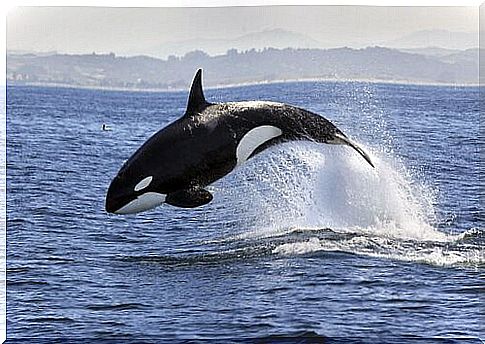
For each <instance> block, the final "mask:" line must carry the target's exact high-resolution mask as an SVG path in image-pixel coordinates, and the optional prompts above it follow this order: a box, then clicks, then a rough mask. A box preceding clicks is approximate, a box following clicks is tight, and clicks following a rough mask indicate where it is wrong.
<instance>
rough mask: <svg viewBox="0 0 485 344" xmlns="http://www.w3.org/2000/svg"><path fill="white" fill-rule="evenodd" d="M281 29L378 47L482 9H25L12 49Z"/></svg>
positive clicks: (118, 46)
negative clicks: (386, 42) (385, 42)
mask: <svg viewBox="0 0 485 344" xmlns="http://www.w3.org/2000/svg"><path fill="white" fill-rule="evenodd" d="M275 28H282V29H285V30H290V31H295V32H299V33H303V34H306V35H308V36H310V37H311V38H313V39H316V40H318V41H320V42H322V45H323V46H324V47H325V46H336V45H338V46H365V45H376V44H378V43H379V42H382V41H386V40H392V39H395V38H398V37H401V36H403V35H406V34H409V33H412V32H415V31H419V30H437V29H439V30H449V31H466V32H478V8H477V7H372V6H266V7H219V8H112V7H111V8H110V7H21V8H16V9H14V10H12V11H11V12H10V13H9V15H8V17H7V49H9V50H29V51H32V50H33V51H51V50H57V51H59V52H66V53H90V52H93V51H96V52H111V51H112V52H115V53H117V54H121V55H123V54H124V53H126V52H128V51H138V52H143V50H144V49H149V48H151V47H153V46H156V45H159V44H161V43H163V42H170V41H180V40H188V39H193V38H198V37H204V38H225V39H227V38H234V37H237V36H241V35H244V34H247V33H250V32H257V31H262V30H268V29H275Z"/></svg>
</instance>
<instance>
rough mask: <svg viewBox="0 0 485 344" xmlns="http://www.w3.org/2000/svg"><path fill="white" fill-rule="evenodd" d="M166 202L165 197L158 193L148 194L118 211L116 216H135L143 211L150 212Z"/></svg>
mask: <svg viewBox="0 0 485 344" xmlns="http://www.w3.org/2000/svg"><path fill="white" fill-rule="evenodd" d="M163 202H165V195H164V194H159V193H157V192H147V193H144V194H142V195H140V196H138V197H137V198H136V199H134V200H133V201H131V202H130V203H128V204H127V205H125V206H124V207H122V208H121V209H118V210H117V211H116V212H115V213H116V214H134V213H139V212H141V211H145V210H149V209H152V208H155V207H157V206H159V205H160V204H162V203H163Z"/></svg>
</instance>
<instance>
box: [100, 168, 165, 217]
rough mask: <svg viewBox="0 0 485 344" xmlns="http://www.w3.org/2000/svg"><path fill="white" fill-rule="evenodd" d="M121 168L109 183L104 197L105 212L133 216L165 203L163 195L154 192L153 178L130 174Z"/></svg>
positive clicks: (154, 183) (129, 171)
mask: <svg viewBox="0 0 485 344" xmlns="http://www.w3.org/2000/svg"><path fill="white" fill-rule="evenodd" d="M133 170H134V169H130V168H125V167H124V168H122V169H121V171H120V172H119V173H118V175H117V176H116V177H115V178H114V179H113V181H112V182H111V184H110V186H109V188H108V193H107V195H106V211H107V212H108V213H114V214H134V213H139V212H142V211H146V210H150V209H153V208H155V207H157V206H159V205H160V204H162V203H163V202H164V201H165V195H164V194H161V193H158V192H156V191H155V190H156V187H155V186H156V181H155V180H154V178H155V177H154V176H152V175H146V176H140V174H139V173H131V172H132V171H133Z"/></svg>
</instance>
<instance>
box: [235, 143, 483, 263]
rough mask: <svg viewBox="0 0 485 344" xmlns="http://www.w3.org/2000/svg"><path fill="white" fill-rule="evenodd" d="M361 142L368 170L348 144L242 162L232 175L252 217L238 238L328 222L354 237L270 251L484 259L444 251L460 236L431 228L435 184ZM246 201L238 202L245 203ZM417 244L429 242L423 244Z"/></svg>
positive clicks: (285, 149)
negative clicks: (420, 177)
mask: <svg viewBox="0 0 485 344" xmlns="http://www.w3.org/2000/svg"><path fill="white" fill-rule="evenodd" d="M363 148H364V149H365V150H366V151H367V152H368V153H369V154H370V156H371V159H372V160H373V162H374V163H375V165H376V168H375V169H373V168H371V167H370V166H369V165H368V164H367V163H366V162H365V161H364V160H363V159H362V158H361V157H360V156H359V155H357V154H355V152H354V151H352V150H351V149H349V148H348V147H345V146H332V145H318V144H315V143H307V142H294V143H288V144H285V145H282V146H279V147H275V148H273V149H272V150H271V151H270V152H268V153H263V156H261V157H260V158H259V157H258V158H257V159H254V160H252V161H250V162H248V164H247V165H246V166H244V167H243V168H242V169H240V170H239V171H238V172H237V173H236V178H237V180H238V181H239V184H240V185H239V186H240V190H244V192H245V195H244V199H245V202H248V204H250V205H251V208H252V209H257V211H255V212H254V213H252V214H251V212H250V211H249V212H248V211H246V212H245V213H244V216H245V217H246V218H247V219H250V220H251V221H247V226H246V228H247V227H249V230H246V231H244V232H243V233H239V234H238V236H237V237H238V238H240V239H248V238H253V239H254V238H271V237H281V236H285V235H291V233H292V232H294V231H295V230H302V229H304V230H305V231H307V233H311V231H312V230H316V231H318V230H320V229H322V228H331V229H332V231H334V232H337V233H347V234H349V233H352V234H354V235H357V236H354V237H352V238H351V239H342V240H337V241H335V240H331V241H328V240H326V239H325V238H321V237H318V236H314V237H311V238H309V239H306V240H304V241H298V242H290V243H283V244H281V245H279V246H277V247H276V248H275V249H274V250H273V253H275V254H302V253H308V252H315V251H343V252H351V253H357V254H364V255H369V256H374V257H386V258H392V259H398V260H408V261H418V262H428V263H431V264H436V265H450V264H457V263H469V262H478V263H479V264H481V263H483V252H482V251H481V250H480V249H473V250H469V251H468V252H463V251H462V250H460V249H456V250H454V249H450V248H449V244H450V243H454V242H456V241H458V240H459V239H460V236H459V235H450V234H446V233H443V232H440V231H438V230H436V229H435V228H434V227H433V223H435V222H436V214H435V209H434V203H435V199H436V195H437V192H436V190H434V189H433V188H432V187H430V186H429V185H426V184H425V183H422V182H420V181H419V178H417V176H415V175H413V174H412V173H411V172H410V171H409V170H408V169H406V168H405V166H404V164H402V163H401V162H400V161H399V160H398V159H395V158H394V157H393V156H392V155H390V154H388V152H382V151H379V150H378V149H375V148H372V147H363ZM247 190H251V191H252V193H251V194H250V195H248V192H247ZM233 193H234V191H233ZM235 193H238V192H237V191H236V192H235ZM233 196H236V197H235V199H238V198H239V197H241V195H233ZM248 204H242V205H241V206H242V207H245V208H246V209H247V208H248ZM423 242H428V243H429V245H426V246H425V247H423V246H422V245H420V243H423ZM446 245H448V246H446Z"/></svg>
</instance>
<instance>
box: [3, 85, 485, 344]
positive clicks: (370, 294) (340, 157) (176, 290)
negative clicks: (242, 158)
mask: <svg viewBox="0 0 485 344" xmlns="http://www.w3.org/2000/svg"><path fill="white" fill-rule="evenodd" d="M206 97H207V99H208V100H209V101H212V102H223V101H239V100H271V101H280V102H285V103H289V104H292V105H296V106H299V107H303V108H306V109H308V110H311V111H313V112H316V113H318V114H321V115H322V116H324V117H326V118H327V119H329V120H330V121H332V122H333V123H334V124H335V125H337V127H339V128H340V129H341V130H342V131H343V132H344V133H345V134H347V135H348V136H349V137H350V138H352V139H353V140H354V141H356V142H358V143H359V145H361V146H362V147H363V148H364V149H365V150H366V151H367V152H368V153H369V154H370V155H371V158H372V160H373V162H374V164H375V165H376V168H375V169H373V168H371V167H370V166H369V165H368V164H367V163H366V162H365V161H364V159H362V157H360V156H359V155H358V154H357V153H356V152H355V151H353V150H352V149H351V148H349V147H344V146H334V145H322V144H316V143H312V142H291V143H286V144H283V145H280V146H277V147H273V148H271V149H268V150H267V151H265V152H263V153H261V154H259V155H258V156H256V157H255V158H253V159H251V160H249V161H248V162H247V163H246V164H245V165H243V166H241V167H240V168H238V169H237V170H235V171H234V172H233V173H231V174H230V175H228V176H226V177H224V178H223V179H221V180H219V181H218V182H216V183H215V184H213V185H211V186H209V190H210V191H211V192H212V193H213V194H214V200H213V201H212V202H211V203H210V204H208V205H206V206H203V207H200V208H196V209H179V208H175V207H171V206H169V205H163V206H161V207H159V208H156V209H154V210H152V211H148V212H146V213H142V214H137V215H131V216H117V215H111V214H107V213H106V212H105V210H104V199H105V195H106V191H107V187H108V185H109V183H110V181H111V179H112V178H113V177H114V176H115V175H116V173H117V171H118V170H119V168H120V167H121V165H122V164H123V162H124V161H125V160H126V159H127V158H129V157H130V155H131V154H132V153H133V152H134V151H135V150H136V149H137V148H138V147H139V146H140V145H141V144H142V143H143V142H144V141H145V140H146V139H148V138H149V137H150V136H151V135H153V134H154V133H156V132H157V131H158V130H160V129H161V128H163V127H164V126H166V125H167V124H169V123H170V122H172V121H174V120H175V119H177V118H178V117H180V116H181V115H182V114H183V113H184V110H185V106H186V102H187V92H159V93H154V92H127V91H126V92H123V91H101V90H86V89H69V88H47V87H8V88H7V228H8V229H7V337H8V338H11V339H19V338H25V339H26V340H32V338H35V339H37V340H40V339H49V338H51V339H52V338H59V337H62V338H64V339H71V340H73V341H75V342H79V341H81V340H88V341H92V340H94V339H114V340H121V339H125V340H126V339H128V340H129V339H133V340H164V341H168V340H173V339H201V340H204V339H216V340H218V341H219V342H227V341H229V340H238V339H243V340H260V341H261V342H268V341H274V342H278V341H282V340H284V339H285V338H303V339H304V338H307V339H308V338H310V339H308V340H311V338H313V340H323V339H324V338H327V340H330V342H331V341H332V340H333V341H336V342H337V341H343V342H348V341H349V340H356V341H357V342H369V343H374V342H387V343H389V342H412V341H415V340H418V339H422V340H423V341H426V342H428V341H432V340H435V341H439V340H440V338H441V339H443V338H445V339H447V338H448V339H450V340H451V339H453V340H457V341H459V342H461V341H465V340H470V342H475V340H473V339H472V338H477V337H480V336H481V337H482V338H483V336H484V327H483V326H484V325H483V323H484V322H483V318H482V319H480V318H481V316H483V308H481V307H483V283H482V282H483V281H481V280H480V273H481V272H483V266H484V262H485V258H484V243H485V239H484V238H485V236H484V230H483V204H481V203H480V198H481V196H482V195H483V190H484V182H483V178H480V174H482V176H483V172H484V169H483V161H480V146H481V145H483V143H484V137H483V133H481V132H480V118H479V117H480V114H479V101H478V100H479V89H478V88H476V87H449V86H422V85H420V86H418V85H400V84H378V83H362V82H304V83H296V82H295V83H279V84H267V85H254V86H245V87H233V88H225V89H209V90H206ZM103 124H106V125H107V126H108V127H109V128H110V129H111V130H108V131H103V130H102V125H103ZM201 144H203V143H201ZM174 154H176V152H174ZM481 310H482V313H481ZM29 338H30V339H29Z"/></svg>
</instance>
